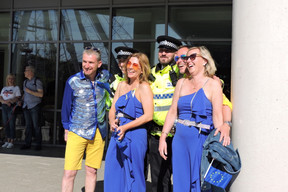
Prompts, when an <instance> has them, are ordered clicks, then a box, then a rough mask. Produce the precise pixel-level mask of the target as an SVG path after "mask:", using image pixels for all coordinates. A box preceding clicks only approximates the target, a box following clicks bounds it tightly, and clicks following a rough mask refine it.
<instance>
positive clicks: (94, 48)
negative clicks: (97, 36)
mask: <svg viewBox="0 0 288 192" xmlns="http://www.w3.org/2000/svg"><path fill="white" fill-rule="evenodd" d="M84 49H85V50H90V49H92V50H93V51H96V52H98V53H100V49H98V48H96V47H91V46H89V47H85V48H84Z"/></svg>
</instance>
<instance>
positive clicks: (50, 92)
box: [12, 43, 56, 109]
mask: <svg viewBox="0 0 288 192" xmlns="http://www.w3.org/2000/svg"><path fill="white" fill-rule="evenodd" d="M27 65H33V66H34V67H35V69H36V76H37V77H38V78H40V79H41V81H42V82H43V88H44V97H43V106H44V108H45V109H54V103H55V100H54V98H55V73H56V44H54V43H43V44H32V43H20V44H13V45H12V71H15V73H16V76H17V82H18V81H19V85H20V87H22V84H23V81H24V80H25V77H24V73H23V72H24V68H25V66H27Z"/></svg>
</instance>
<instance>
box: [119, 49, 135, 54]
mask: <svg viewBox="0 0 288 192" xmlns="http://www.w3.org/2000/svg"><path fill="white" fill-rule="evenodd" d="M117 55H132V53H131V52H129V51H122V50H120V51H119V52H118V54H117Z"/></svg>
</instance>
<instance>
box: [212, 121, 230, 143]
mask: <svg viewBox="0 0 288 192" xmlns="http://www.w3.org/2000/svg"><path fill="white" fill-rule="evenodd" d="M219 132H220V139H219V142H221V141H222V140H223V139H224V140H223V146H227V145H230V127H229V126H228V125H227V124H226V123H223V124H222V125H221V126H220V127H218V128H217V129H216V131H215V134H214V136H216V135H217V134H218V133H219Z"/></svg>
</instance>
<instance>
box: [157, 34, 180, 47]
mask: <svg viewBox="0 0 288 192" xmlns="http://www.w3.org/2000/svg"><path fill="white" fill-rule="evenodd" d="M157 42H158V43H159V46H158V48H165V49H171V50H175V51H177V50H178V47H179V46H180V45H182V43H181V41H179V40H178V39H175V38H174V37H170V36H167V35H161V36H158V37H157Z"/></svg>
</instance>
